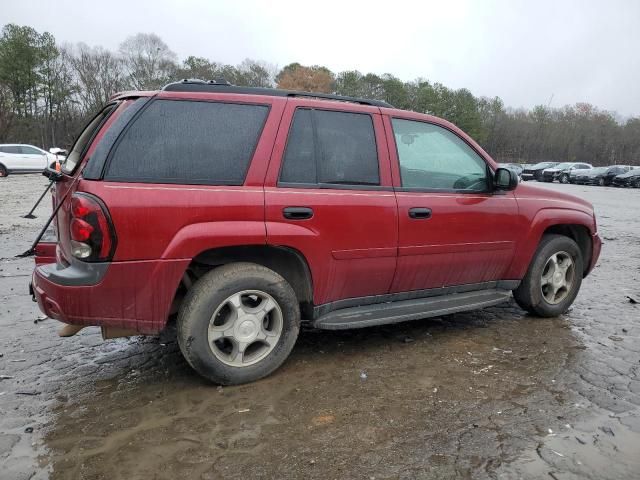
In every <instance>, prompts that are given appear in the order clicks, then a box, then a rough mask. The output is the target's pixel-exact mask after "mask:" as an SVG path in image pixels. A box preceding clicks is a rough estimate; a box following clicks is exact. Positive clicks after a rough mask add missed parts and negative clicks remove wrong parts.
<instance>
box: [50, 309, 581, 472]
mask: <svg viewBox="0 0 640 480" xmlns="http://www.w3.org/2000/svg"><path fill="white" fill-rule="evenodd" d="M112 345H115V347H114V346H112V347H111V348H110V349H108V350H106V351H102V350H101V352H102V353H101V355H100V356H98V358H96V360H95V362H96V364H98V365H101V366H102V367H101V369H100V373H97V372H95V373H93V374H90V375H88V376H87V378H84V379H83V381H81V382H77V383H76V384H75V386H69V388H68V390H67V392H66V393H65V394H60V395H59V398H58V399H57V402H56V405H55V406H54V407H53V413H54V416H53V420H52V422H51V424H50V426H49V429H48V433H47V435H46V436H45V439H44V440H45V443H46V446H47V448H48V449H49V451H50V455H49V456H48V464H49V466H50V468H51V469H52V478H74V477H79V476H82V477H85V478H94V477H96V478H97V477H105V478H106V477H110V478H119V477H123V478H140V477H146V476H150V477H152V478H175V477H176V476H178V475H181V476H184V475H188V476H189V477H190V478H219V477H220V476H222V475H224V476H225V477H226V478H247V477H249V478H278V477H279V478H300V477H305V478H356V477H357V478H360V477H363V478H369V477H370V476H375V477H376V478H386V477H389V476H393V477H405V478H413V477H416V476H421V475H422V476H435V477H447V476H451V475H454V474H456V473H457V474H461V475H467V476H469V475H473V476H483V475H489V474H490V472H492V471H493V470H494V469H495V468H496V467H497V466H498V465H500V464H501V463H503V462H505V461H507V460H508V459H509V458H514V457H515V456H516V455H517V454H518V452H519V451H521V449H523V448H525V447H526V446H530V445H531V442H532V441H533V440H532V439H533V438H534V437H535V436H536V435H539V434H541V433H543V432H545V431H546V429H547V428H548V427H549V422H550V420H549V416H550V415H553V418H555V417H556V416H564V415H569V413H568V412H565V410H568V408H565V407H567V405H568V402H569V396H570V393H567V389H565V388H563V375H562V373H563V371H564V370H566V369H567V368H568V364H570V363H572V362H574V361H575V357H576V355H579V354H580V352H581V350H580V349H579V344H578V342H577V341H576V339H575V338H574V337H573V333H572V332H571V330H570V329H569V328H568V324H567V321H566V320H565V319H563V318H556V319H535V318H531V317H527V316H524V315H523V313H522V311H520V310H519V309H517V307H515V306H513V305H509V304H508V305H506V306H500V307H493V308H490V309H486V310H483V311H479V312H471V313H464V314H456V315H452V316H448V317H444V318H439V319H430V320H424V321H416V322H410V323H405V324H398V325H390V326H384V327H374V328H368V329H361V330H353V331H341V332H328V331H314V330H304V331H303V332H301V335H300V338H299V341H298V343H297V345H296V347H295V349H294V351H293V353H292V355H291V357H290V358H289V360H288V361H287V362H286V363H285V364H284V365H283V366H282V367H281V368H280V369H279V370H278V371H277V372H275V373H274V374H273V375H271V376H270V377H268V378H265V379H263V380H261V381H258V382H254V383H252V384H247V385H241V386H237V387H216V386H214V385H211V384H209V383H207V382H206V381H204V380H202V379H201V378H200V377H199V376H198V375H197V374H196V373H195V372H193V371H191V369H190V368H189V367H188V365H187V364H186V362H185V361H184V360H183V359H182V357H181V355H180V353H179V350H178V348H177V344H176V341H175V337H174V336H173V335H172V333H171V331H169V332H165V333H164V334H163V335H162V336H161V337H159V338H155V339H136V340H130V341H127V340H122V341H118V342H115V343H114V344H112ZM540 405H547V408H549V407H548V406H549V405H550V406H551V408H553V409H554V411H553V413H551V412H548V411H545V412H544V413H541V411H540V410H539V409H538V407H539V406H540Z"/></svg>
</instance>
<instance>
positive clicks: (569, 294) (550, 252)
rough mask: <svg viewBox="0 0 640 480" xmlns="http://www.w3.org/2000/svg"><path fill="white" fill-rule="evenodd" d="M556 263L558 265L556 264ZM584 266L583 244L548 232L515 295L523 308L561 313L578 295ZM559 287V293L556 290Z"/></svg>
mask: <svg viewBox="0 0 640 480" xmlns="http://www.w3.org/2000/svg"><path fill="white" fill-rule="evenodd" d="M554 258H555V261H554V260H553V259H554ZM554 264H555V267H552V265H554ZM583 265H584V261H583V258H582V252H581V251H580V247H578V245H577V244H576V242H574V241H573V240H572V239H571V238H569V237H565V236H564V235H555V234H549V235H545V236H543V237H542V240H541V241H540V245H538V249H537V250H536V253H535V254H534V256H533V259H532V260H531V264H530V265H529V269H528V270H527V274H526V275H525V277H524V278H523V280H522V282H521V283H520V286H519V287H518V288H517V289H516V290H514V291H513V296H514V298H515V300H516V302H517V303H518V305H520V307H522V308H523V309H524V310H527V311H528V312H529V313H532V314H533V315H537V316H540V317H556V316H558V315H561V314H563V313H565V312H566V311H567V310H568V309H569V307H570V306H571V304H572V303H573V301H574V300H575V298H576V296H577V295H578V291H579V290H580V285H581V284H582V272H583V271H584V269H583ZM556 269H557V270H556ZM556 287H558V290H557V292H555V291H554V289H555V288H556Z"/></svg>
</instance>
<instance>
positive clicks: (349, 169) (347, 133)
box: [279, 108, 380, 186]
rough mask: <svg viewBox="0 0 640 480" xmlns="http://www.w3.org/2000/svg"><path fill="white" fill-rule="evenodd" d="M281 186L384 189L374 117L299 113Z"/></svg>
mask: <svg viewBox="0 0 640 480" xmlns="http://www.w3.org/2000/svg"><path fill="white" fill-rule="evenodd" d="M279 183H280V184H282V185H285V186H286V185H287V184H289V185H292V184H293V185H296V184H306V185H325V186H331V185H365V186H366V185H372V186H375V185H380V174H379V169H378V151H377V147H376V140H375V133H374V128H373V120H372V118H371V115H369V114H365V113H352V112H338V111H328V110H314V109H305V108H299V109H297V110H296V113H295V115H294V118H293V124H292V126H291V130H290V133H289V139H288V142H287V148H286V151H285V155H284V160H283V165H282V169H281V171H280V180H279Z"/></svg>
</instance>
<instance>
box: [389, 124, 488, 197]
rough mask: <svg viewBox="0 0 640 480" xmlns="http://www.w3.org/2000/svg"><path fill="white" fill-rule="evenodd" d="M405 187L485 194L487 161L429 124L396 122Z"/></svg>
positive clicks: (445, 132)
mask: <svg viewBox="0 0 640 480" xmlns="http://www.w3.org/2000/svg"><path fill="white" fill-rule="evenodd" d="M392 123H393V133H394V136H395V139H396V147H397V150H398V158H399V160H400V177H401V180H402V186H403V187H409V188H424V189H443V190H462V191H464V190H468V191H483V190H486V189H487V166H486V163H485V162H484V160H483V159H482V158H481V157H480V156H479V155H478V154H477V153H476V152H475V151H473V149H472V148H471V147H470V146H469V145H467V144H466V143H465V142H464V141H463V140H462V139H461V138H459V137H458V136H457V135H455V134H453V133H452V132H450V131H448V130H446V129H444V128H442V127H439V126H437V125H432V124H430V123H423V122H415V121H411V120H401V119H395V118H394V119H393V120H392Z"/></svg>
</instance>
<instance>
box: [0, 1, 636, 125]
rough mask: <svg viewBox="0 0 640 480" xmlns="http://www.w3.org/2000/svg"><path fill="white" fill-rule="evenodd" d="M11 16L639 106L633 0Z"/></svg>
mask: <svg viewBox="0 0 640 480" xmlns="http://www.w3.org/2000/svg"><path fill="white" fill-rule="evenodd" d="M306 4H308V5H309V6H306ZM9 22H13V23H18V24H22V25H30V26H32V27H34V28H35V29H36V30H38V31H41V32H42V31H45V30H46V31H49V32H51V33H52V34H53V35H54V36H55V37H56V39H57V40H58V41H60V42H79V41H82V42H85V43H87V44H89V45H102V46H104V47H107V48H109V49H114V50H115V49H117V46H118V44H119V43H120V42H121V41H122V40H124V39H125V38H126V37H127V36H129V35H132V34H134V33H137V32H154V33H157V34H158V35H160V37H162V39H163V40H164V41H165V42H166V43H167V44H168V45H169V47H170V48H171V49H172V50H173V51H175V52H176V53H177V54H178V56H179V58H180V59H183V58H185V57H186V56H188V55H197V56H203V57H207V58H210V59H212V60H216V61H219V62H225V63H231V64H238V63H240V62H241V61H242V60H243V59H245V58H252V59H256V60H264V61H267V62H270V63H273V64H276V65H278V66H280V67H282V66H284V65H286V64H288V63H291V62H294V61H297V62H300V63H302V64H305V65H311V64H319V65H325V66H327V67H329V68H330V69H331V70H333V71H334V72H339V71H342V70H347V69H358V70H360V71H361V72H364V73H366V72H374V73H378V74H382V73H386V72H389V73H392V74H394V75H396V76H398V77H400V78H401V79H403V80H412V79H415V78H417V77H424V78H427V79H429V80H431V81H438V82H442V83H443V84H445V85H447V86H448V87H452V88H461V87H466V88H468V89H470V90H471V91H472V92H473V93H474V94H475V95H485V96H496V95H497V96H499V97H501V98H502V99H503V100H504V102H505V104H506V105H508V106H512V107H520V106H524V107H531V106H533V105H536V104H547V103H548V102H549V100H550V99H551V97H552V95H553V99H552V101H551V105H552V106H556V107H557V106H562V105H565V104H571V103H575V102H579V101H585V102H589V103H592V104H594V105H596V106H598V107H600V108H604V109H607V110H615V111H617V112H618V113H620V114H621V115H623V116H630V115H640V1H638V0H626V1H625V0H606V1H605V0H600V1H593V0H584V1H579V0H575V1H569V0H567V1H562V0H555V1H548V0H512V1H509V0H504V1H498V0H491V1H489V0H475V1H471V0H469V1H465V0H461V1H455V0H446V1H443V0H439V1H427V0H422V1H416V2H402V1H399V0H396V1H388V0H386V1H383V2H377V1H372V0H370V1H365V2H355V1H349V0H340V1H334V0H323V1H314V2H304V1H286V2H284V1H283V2H277V1H276V0H273V1H263V2H260V1H257V0H254V1H234V0H227V1H213V0H209V1H207V0H192V1H188V0H185V1H177V0H175V1H168V0H141V1H136V0H128V1H122V0H104V1H95V0H94V1H83V0H56V1H53V0H49V1H47V0H0V25H3V24H5V23H9Z"/></svg>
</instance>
